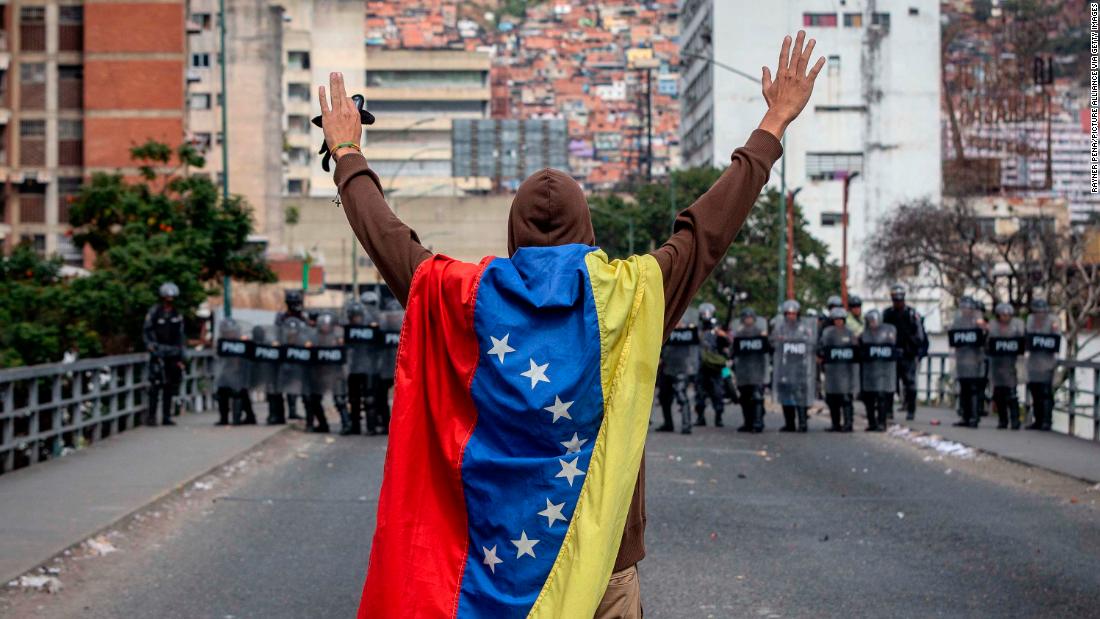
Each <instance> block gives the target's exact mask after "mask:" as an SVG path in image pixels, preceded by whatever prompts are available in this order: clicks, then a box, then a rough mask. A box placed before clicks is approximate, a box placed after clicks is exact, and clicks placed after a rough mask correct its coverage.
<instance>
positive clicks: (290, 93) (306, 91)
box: [286, 82, 311, 102]
mask: <svg viewBox="0 0 1100 619" xmlns="http://www.w3.org/2000/svg"><path fill="white" fill-rule="evenodd" d="M310 92H311V89H310V87H309V84H303V83H301V82H291V83H289V84H287V85H286V96H287V98H288V99H290V100H291V101H307V102H308V101H310V100H311V99H310Z"/></svg>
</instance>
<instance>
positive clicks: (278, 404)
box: [267, 393, 286, 426]
mask: <svg viewBox="0 0 1100 619" xmlns="http://www.w3.org/2000/svg"><path fill="white" fill-rule="evenodd" d="M283 404H284V402H283V394H281V393H269V394H267V425H269V426H279V425H283V424H284V423H286V411H285V410H284V408H283Z"/></svg>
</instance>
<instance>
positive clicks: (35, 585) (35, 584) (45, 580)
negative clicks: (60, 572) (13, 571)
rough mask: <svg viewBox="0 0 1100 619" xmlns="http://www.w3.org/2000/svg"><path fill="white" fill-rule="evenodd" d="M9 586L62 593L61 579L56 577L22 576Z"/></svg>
mask: <svg viewBox="0 0 1100 619" xmlns="http://www.w3.org/2000/svg"><path fill="white" fill-rule="evenodd" d="M8 586H9V587H21V588H23V589H34V590H35V591H45V592H47V593H57V592H59V591H61V579H60V578H57V577H56V576H20V577H19V578H17V579H15V580H13V581H11V582H9V583H8Z"/></svg>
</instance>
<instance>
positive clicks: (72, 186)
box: [57, 176, 84, 196]
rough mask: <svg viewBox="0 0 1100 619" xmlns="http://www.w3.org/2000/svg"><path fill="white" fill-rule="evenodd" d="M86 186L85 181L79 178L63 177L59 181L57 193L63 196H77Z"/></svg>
mask: <svg viewBox="0 0 1100 619" xmlns="http://www.w3.org/2000/svg"><path fill="white" fill-rule="evenodd" d="M83 186H84V179H82V178H80V177H79V176H62V177H61V178H58V179H57V193H58V195H62V196H75V195H77V194H78V193H80V188H81V187H83Z"/></svg>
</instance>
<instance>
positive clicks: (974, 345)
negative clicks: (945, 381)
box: [947, 308, 986, 378]
mask: <svg viewBox="0 0 1100 619" xmlns="http://www.w3.org/2000/svg"><path fill="white" fill-rule="evenodd" d="M947 337H948V344H949V345H950V346H951V348H952V349H953V350H954V351H955V378H983V377H984V376H985V339H986V333H985V329H983V328H982V326H981V325H979V324H978V311H977V310H973V309H966V308H963V309H960V310H957V312H956V316H955V319H954V320H953V321H952V322H951V327H950V328H949V329H948V331H947Z"/></svg>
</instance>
